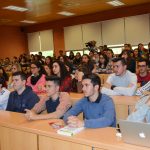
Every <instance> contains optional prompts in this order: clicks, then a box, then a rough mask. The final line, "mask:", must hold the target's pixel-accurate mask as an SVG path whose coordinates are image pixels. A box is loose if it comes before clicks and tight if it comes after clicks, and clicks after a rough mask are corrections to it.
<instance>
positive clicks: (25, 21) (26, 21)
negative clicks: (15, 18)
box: [20, 20, 36, 24]
mask: <svg viewBox="0 0 150 150" xmlns="http://www.w3.org/2000/svg"><path fill="white" fill-rule="evenodd" d="M20 22H22V23H31V24H32V23H36V21H32V20H23V21H20Z"/></svg>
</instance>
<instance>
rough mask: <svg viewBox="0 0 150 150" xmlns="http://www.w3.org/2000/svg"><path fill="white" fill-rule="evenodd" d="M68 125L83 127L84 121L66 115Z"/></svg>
mask: <svg viewBox="0 0 150 150" xmlns="http://www.w3.org/2000/svg"><path fill="white" fill-rule="evenodd" d="M67 123H68V125H69V126H70V127H73V128H79V127H84V122H83V121H81V120H80V119H78V118H77V117H76V116H70V117H68V122H67Z"/></svg>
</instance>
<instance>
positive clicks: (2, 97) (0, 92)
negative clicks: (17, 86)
mask: <svg viewBox="0 0 150 150" xmlns="http://www.w3.org/2000/svg"><path fill="white" fill-rule="evenodd" d="M4 85H5V79H4V78H3V77H0V110H5V109H6V106H7V102H8V98H9V94H10V92H9V91H8V90H7V89H6V88H4Z"/></svg>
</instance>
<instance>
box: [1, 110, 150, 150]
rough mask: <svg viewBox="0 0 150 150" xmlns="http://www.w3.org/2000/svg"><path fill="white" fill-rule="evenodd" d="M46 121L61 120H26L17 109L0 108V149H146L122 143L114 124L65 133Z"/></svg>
mask: <svg viewBox="0 0 150 150" xmlns="http://www.w3.org/2000/svg"><path fill="white" fill-rule="evenodd" d="M17 118H18V119H17ZM49 121H60V120H56V119H55V120H40V121H27V120H26V119H25V117H24V116H23V115H22V114H20V113H13V112H6V111H0V133H1V134H0V150H20V149H21V150H61V149H62V150H70V149H71V150H149V149H148V148H146V147H140V146H135V145H130V144H125V143H123V142H122V140H121V139H118V138H117V137H116V136H115V134H116V130H115V129H114V128H109V127H108V128H101V129H85V130H83V131H82V132H80V133H79V134H77V135H75V136H73V137H66V136H61V135H58V134H57V133H56V130H55V129H53V128H52V127H51V126H49V124H48V122H49Z"/></svg>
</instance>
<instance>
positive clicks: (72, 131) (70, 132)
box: [57, 126, 84, 136]
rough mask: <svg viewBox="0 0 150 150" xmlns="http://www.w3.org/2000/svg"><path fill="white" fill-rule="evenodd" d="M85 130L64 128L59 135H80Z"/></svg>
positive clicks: (58, 131) (59, 130)
mask: <svg viewBox="0 0 150 150" xmlns="http://www.w3.org/2000/svg"><path fill="white" fill-rule="evenodd" d="M83 129H84V127H81V128H72V127H69V126H65V127H63V128H60V129H58V130H57V133H58V134H61V135H66V136H73V135H74V134H76V133H79V132H80V131H82V130H83Z"/></svg>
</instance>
